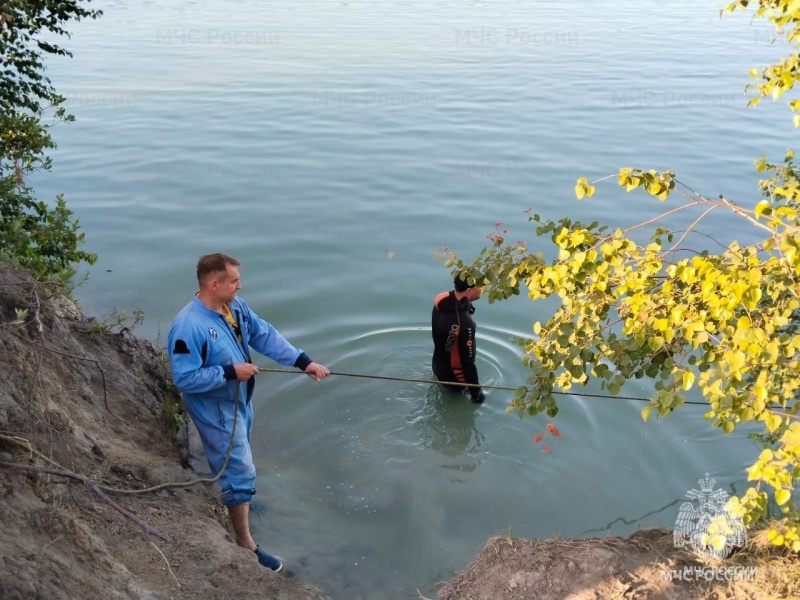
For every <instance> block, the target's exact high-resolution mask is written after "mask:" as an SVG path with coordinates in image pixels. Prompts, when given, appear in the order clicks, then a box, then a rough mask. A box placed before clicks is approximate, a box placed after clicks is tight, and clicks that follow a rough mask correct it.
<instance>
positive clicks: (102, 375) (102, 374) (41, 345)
mask: <svg viewBox="0 0 800 600" xmlns="http://www.w3.org/2000/svg"><path fill="white" fill-rule="evenodd" d="M11 333H13V334H14V335H16V336H17V337H18V338H20V339H21V340H24V341H26V342H30V343H31V344H33V345H34V346H39V347H41V348H43V349H44V350H47V351H48V352H52V353H53V354H58V355H60V356H68V357H70V358H75V359H77V360H85V361H87V362H92V363H94V364H95V365H96V366H97V370H98V371H100V377H101V378H102V380H103V404H105V406H106V410H107V411H108V412H109V414H110V415H111V416H112V417H114V418H115V419H117V420H119V421H123V422H124V421H125V419H122V418H120V417H118V416H117V415H115V414H114V412H113V411H112V410H111V408H109V406H108V387H107V386H106V374H105V372H104V371H103V368H102V367H101V366H100V361H98V360H95V359H94V358H87V357H85V356H78V355H76V354H70V353H69V352H61V351H60V350H56V349H55V348H50V347H49V346H45V345H44V344H37V343H36V342H33V341H31V340H29V339H26V338H24V337H23V336H21V335H19V334H18V333H16V332H15V331H12V332H11Z"/></svg>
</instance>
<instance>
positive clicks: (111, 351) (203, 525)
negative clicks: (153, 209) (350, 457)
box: [0, 265, 325, 600]
mask: <svg viewBox="0 0 800 600" xmlns="http://www.w3.org/2000/svg"><path fill="white" fill-rule="evenodd" d="M54 291H55V290H53V289H52V288H47V287H43V286H37V285H34V284H33V283H32V282H31V281H30V280H29V279H27V278H26V277H24V276H23V275H22V274H21V273H19V272H18V271H15V270H12V269H9V268H8V267H4V266H1V265H0V435H2V436H3V438H2V439H0V461H3V462H4V463H9V462H12V463H19V464H24V465H37V466H40V467H48V468H60V469H63V470H68V471H70V472H72V473H75V474H81V475H85V476H88V477H91V478H92V479H93V480H95V481H97V482H99V483H102V484H105V485H108V486H112V487H116V488H125V489H137V488H138V489H141V488H144V487H148V486H152V485H155V484H158V483H161V482H164V481H188V480H190V479H193V478H195V474H194V473H193V472H191V471H190V470H188V469H186V468H184V466H183V465H184V464H185V462H186V460H185V459H186V452H185V445H183V444H182V443H180V442H179V440H178V439H176V436H175V435H173V434H172V432H171V430H170V429H169V428H168V427H167V426H166V425H165V423H164V421H163V417H162V411H161V404H162V401H163V400H164V398H165V396H166V395H167V394H169V393H170V392H169V391H168V389H169V388H168V385H167V378H166V373H165V370H164V364H163V362H162V359H161V356H160V355H159V352H158V351H157V349H156V348H154V347H153V346H152V345H151V344H149V343H148V342H146V341H142V340H138V339H136V338H134V337H133V336H131V335H130V334H129V333H127V332H125V331H123V332H113V331H103V329H104V328H103V327H101V326H99V325H98V324H97V323H94V324H93V323H91V322H88V321H86V320H85V319H83V318H82V317H81V315H80V314H79V313H78V312H77V310H76V309H75V307H74V305H73V306H72V307H70V304H69V303H68V302H64V301H63V299H57V297H56V296H54V295H53V292H54ZM16 309H20V310H25V309H27V311H28V314H27V316H26V317H25V319H24V321H25V324H24V325H21V326H18V325H13V324H11V323H12V321H13V320H14V319H15V315H16V312H15V310H16ZM9 438H16V440H15V441H9ZM27 442H30V444H31V445H32V446H33V448H35V449H36V451H38V452H40V453H41V454H43V455H44V456H46V457H47V458H49V459H51V460H52V461H54V462H55V463H57V464H58V465H59V467H55V466H54V465H53V464H48V463H47V462H45V460H43V459H41V458H39V457H36V456H33V455H32V453H31V452H30V451H28V450H25V449H23V448H22V447H21V445H25V444H26V443H27ZM111 496H112V497H113V499H114V501H115V502H117V503H118V504H119V505H121V506H122V507H123V508H125V509H126V510H128V511H130V512H131V513H133V514H134V515H136V516H138V517H140V518H141V519H143V520H144V521H146V522H147V523H148V524H149V525H150V526H152V527H153V528H155V529H157V530H159V531H161V532H163V533H164V534H166V535H167V536H169V538H170V539H171V542H169V543H168V542H165V541H163V540H161V539H159V538H157V537H155V536H154V535H150V534H148V533H145V532H144V530H143V529H142V528H141V527H139V526H138V525H136V524H135V523H133V522H132V521H131V520H129V519H127V518H125V517H124V516H122V515H121V514H120V513H119V512H117V511H115V510H114V509H112V508H111V507H110V506H109V505H108V504H106V503H104V502H102V501H101V500H100V497H99V496H98V495H97V494H95V493H94V492H92V491H91V490H90V489H89V488H88V487H87V486H86V485H84V484H83V483H81V482H80V481H75V480H70V479H67V478H64V477H60V476H55V475H52V474H48V473H43V472H30V471H21V470H19V469H12V468H7V467H6V468H2V470H0V523H2V527H0V597H1V598H3V599H4V600H13V599H31V598H37V599H38V598H41V599H43V600H45V599H46V600H53V599H60V598H64V599H67V598H69V599H72V598H110V599H120V600H121V599H137V600H145V599H147V600H151V599H167V598H170V599H183V598H186V599H189V598H232V599H233V598H236V599H237V600H241V599H250V598H252V599H255V598H276V599H277V598H287V599H288V598H291V599H295V598H297V599H303V600H321V599H323V598H325V596H324V595H323V594H322V593H320V592H319V591H317V590H314V589H312V588H311V587H309V586H304V585H303V584H301V583H300V582H298V581H296V580H294V579H292V578H287V577H285V576H283V575H279V574H275V573H272V572H271V571H268V570H267V569H264V568H263V567H261V566H259V565H258V563H257V562H256V559H255V556H254V555H253V554H252V553H250V552H247V551H245V550H243V549H241V548H239V547H237V546H236V545H235V544H234V543H232V541H231V534H230V532H229V531H228V529H227V517H226V515H225V514H224V512H223V510H222V509H221V506H220V504H219V502H218V501H217V500H216V499H215V497H214V491H213V488H206V487H205V486H204V485H197V486H194V487H191V488H186V489H164V490H160V491H157V492H155V493H148V494H142V495H116V494H112V495H111Z"/></svg>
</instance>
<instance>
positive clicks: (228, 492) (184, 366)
mask: <svg viewBox="0 0 800 600" xmlns="http://www.w3.org/2000/svg"><path fill="white" fill-rule="evenodd" d="M240 264H241V263H240V262H239V261H238V260H236V259H235V258H233V257H232V256H227V255H225V254H219V253H217V254H208V255H206V256H202V257H201V258H200V260H199V262H198V263H197V281H198V284H199V287H200V289H199V291H198V292H197V293H196V294H195V297H194V298H192V300H191V302H189V304H187V305H186V306H185V307H184V308H183V309H182V310H181V311H180V312H179V313H178V315H177V317H175V321H174V322H173V323H172V327H171V328H170V331H169V336H168V342H167V343H168V346H167V347H168V349H169V360H170V365H171V367H172V377H173V380H174V382H175V386H176V387H177V388H178V389H179V390H180V391H181V392H182V393H183V399H184V404H185V406H186V411H187V412H188V413H189V416H190V417H191V418H192V421H193V422H194V424H195V425H196V426H197V430H198V431H199V432H200V437H201V439H202V440H203V449H204V450H205V454H206V458H208V464H209V466H210V467H211V471H212V473H215V474H216V473H220V471H221V474H220V476H219V480H218V481H219V484H220V486H222V501H223V503H224V504H225V506H227V507H228V514H229V515H230V519H231V524H232V525H233V529H234V531H235V533H236V543H237V544H238V545H239V546H242V547H243V548H247V549H249V550H252V551H254V552H255V553H256V556H257V557H258V562H259V563H261V564H262V565H263V566H265V567H267V568H269V569H272V570H273V571H276V572H278V571H280V570H281V569H282V568H283V564H282V563H281V561H280V560H279V559H278V558H277V557H275V556H272V555H271V554H268V553H267V552H265V551H264V550H263V549H262V548H261V547H260V546H259V545H257V544H256V543H255V541H254V540H253V537H252V536H251V535H250V522H249V512H250V501H251V500H252V498H253V495H254V494H255V493H256V490H255V488H254V484H255V480H256V469H255V465H254V464H253V456H252V453H251V451H250V430H251V428H252V425H253V405H252V403H251V402H250V400H251V399H252V397H253V389H254V388H255V375H256V374H257V373H258V367H257V366H256V365H254V364H253V363H252V360H251V358H250V349H251V348H252V349H254V350H256V351H257V352H260V353H261V354H264V355H265V356H268V357H269V358H271V359H273V360H274V361H276V362H277V363H279V364H281V365H286V366H294V367H297V368H298V369H300V370H302V371H305V372H306V373H307V374H308V375H309V376H310V377H311V378H312V379H314V380H316V381H319V380H320V379H322V378H323V377H326V376H327V375H329V374H330V371H329V370H328V369H327V367H325V366H323V365H320V364H318V363H315V362H314V361H312V360H311V358H310V357H309V356H308V355H307V354H306V353H305V352H303V351H302V350H300V349H298V348H295V347H294V346H293V345H292V344H290V343H289V342H288V341H287V340H286V339H285V338H284V337H283V336H282V335H281V334H280V333H279V332H278V331H277V330H276V329H275V328H274V327H273V326H272V325H270V324H269V323H267V322H266V321H265V320H263V319H262V318H261V317H259V316H258V315H257V314H256V313H254V312H253V311H252V310H251V309H250V307H249V306H247V304H246V303H245V301H244V300H242V299H241V298H239V297H238V296H237V295H236V292H237V291H238V290H239V288H241V283H240V277H239V269H238V267H239V266H240ZM234 419H235V421H234ZM229 448H230V455H228V449H229ZM226 457H227V463H226Z"/></svg>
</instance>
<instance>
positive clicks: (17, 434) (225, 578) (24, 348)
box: [0, 265, 800, 600]
mask: <svg viewBox="0 0 800 600" xmlns="http://www.w3.org/2000/svg"><path fill="white" fill-rule="evenodd" d="M55 292H57V290H54V289H53V288H48V287H47V286H42V285H38V284H34V283H33V282H31V281H30V280H29V279H27V278H26V277H25V276H23V275H22V274H21V273H19V272H18V271H15V270H13V269H10V268H8V267H6V266H3V265H0V524H2V527H0V598H2V600H17V599H20V600H21V599H25V600H28V599H42V600H54V599H56V600H58V599H73V598H104V599H113V600H117V599H119V600H122V599H132V600H134V599H135V600H145V599H146V600H162V599H163V600H166V599H175V600H183V599H186V600H188V599H194V598H213V599H227V598H230V599H234V598H235V599H237V600H249V599H256V598H259V599H275V600H278V599H280V600H284V599H285V600H295V599H296V600H322V599H323V598H327V596H326V595H325V593H324V591H320V590H317V589H316V588H312V587H311V586H308V585H304V584H303V583H302V582H300V581H298V580H297V579H295V578H294V577H292V574H291V572H289V573H287V574H286V575H283V574H275V573H273V572H271V571H269V570H267V569H264V568H263V567H261V566H259V565H258V563H257V562H256V559H255V556H253V554H252V553H251V552H248V551H246V550H243V549H241V548H239V547H237V546H236V545H235V544H234V543H233V541H232V535H231V531H230V529H229V525H228V519H227V515H226V513H225V510H224V508H223V507H222V505H221V504H220V503H219V501H218V500H217V498H216V497H215V489H214V487H213V486H206V485H205V484H200V485H194V486H191V487H183V488H167V489H160V490H158V491H156V492H150V493H144V494H143V493H133V494H119V493H110V494H109V495H108V497H109V498H111V499H112V500H113V501H114V502H116V503H118V504H119V505H120V506H121V507H122V508H124V509H125V510H127V511H129V512H130V513H132V514H133V515H135V516H136V517H138V518H139V519H141V520H143V521H144V522H145V524H146V526H147V527H149V528H151V530H152V531H151V532H150V533H148V532H146V531H145V529H143V528H142V526H140V525H138V524H136V523H134V522H133V521H132V520H131V519H130V518H127V517H125V516H123V515H122V514H120V512H118V511H117V510H115V509H114V508H112V506H110V505H109V504H108V503H106V502H104V501H103V499H102V498H101V496H100V495H98V494H97V493H95V492H94V491H92V490H91V489H90V488H89V486H87V485H86V483H85V482H84V481H80V480H78V479H75V478H74V477H80V476H82V477H84V478H89V480H90V482H97V483H100V484H103V485H106V486H111V487H114V488H118V489H124V490H134V491H135V490H141V489H142V488H145V487H149V486H153V485H155V484H160V483H162V482H186V481H189V480H192V479H194V478H196V475H195V474H194V473H193V472H192V471H191V470H190V469H188V468H187V467H186V466H185V465H187V463H188V450H187V448H188V444H187V443H186V438H187V435H186V430H185V428H184V429H183V430H182V431H181V432H179V434H177V435H176V434H174V433H173V431H172V429H170V427H168V426H167V425H166V424H165V422H164V418H163V412H162V403H163V402H164V400H165V399H167V400H168V399H170V398H171V397H172V398H174V396H173V392H172V391H171V388H170V385H169V378H168V376H167V373H166V371H165V368H164V361H163V358H162V356H161V354H160V352H159V351H158V350H157V349H156V348H155V347H153V346H152V345H151V344H149V343H148V342H146V341H142V340H138V339H136V338H135V337H134V336H132V335H131V334H130V333H129V332H127V331H117V330H111V331H109V330H106V331H103V330H102V329H103V328H101V327H98V326H97V325H96V324H92V322H91V321H87V320H86V319H85V318H84V317H83V316H82V315H81V314H80V312H79V311H78V310H77V309H76V308H75V306H74V305H72V304H71V303H69V302H68V301H65V300H64V299H63V298H60V297H59V295H58V294H57V293H55ZM17 309H19V310H24V309H27V311H28V313H27V316H26V318H25V319H24V321H25V322H24V324H22V325H14V324H12V322H13V321H14V319H15V316H16V310H17ZM31 448H32V449H31ZM15 465H16V466H15ZM23 467H24V468H23ZM47 469H52V470H57V472H62V473H63V472H68V473H71V474H72V475H73V478H69V477H65V476H62V475H56V474H54V472H47V471H46V470H47ZM154 532H155V533H158V534H163V536H164V537H166V538H168V540H169V541H165V539H161V538H160V537H158V536H157V535H153V533H154ZM756 556H760V555H757V554H753V553H747V552H742V553H739V554H737V555H735V556H734V557H732V558H729V559H726V561H725V563H724V564H723V565H720V566H722V567H724V568H728V567H735V568H738V569H740V571H739V572H740V573H745V574H747V573H749V578H748V579H745V580H737V581H724V580H723V581H713V582H707V581H705V579H704V578H702V580H701V581H698V580H697V578H696V576H694V575H693V576H692V578H691V579H692V580H691V581H687V580H686V579H688V578H681V579H678V578H677V577H676V576H675V575H674V574H676V573H678V572H680V573H685V572H692V573H695V571H693V569H694V568H695V567H696V568H698V569H699V568H705V565H704V564H703V563H701V562H699V561H698V560H697V559H696V558H695V557H693V556H691V555H690V554H687V553H686V552H683V551H680V550H677V549H675V548H674V546H673V545H672V532H669V531H667V532H665V531H658V530H646V531H641V532H638V533H636V534H634V535H632V536H631V537H630V538H629V539H621V538H616V537H611V538H604V539H588V540H561V539H555V540H545V541H541V540H520V539H513V538H508V537H502V536H501V537H495V538H492V539H491V540H489V541H488V543H487V544H486V547H485V548H484V550H483V551H482V552H481V553H480V554H479V555H478V556H477V557H476V558H475V559H474V560H473V561H472V562H471V563H470V564H469V565H468V566H467V567H466V569H465V570H464V571H463V572H461V573H458V574H456V575H455V576H454V577H453V579H452V580H451V581H449V582H447V583H443V584H441V587H439V589H433V590H431V589H427V588H425V589H423V588H422V587H420V588H419V589H420V592H419V594H418V597H419V598H426V597H432V596H436V598H437V599H439V600H457V599H458V600H462V599H463V600H467V599H470V600H512V599H514V600H517V599H542V600H546V599H562V598H569V599H573V600H578V599H580V600H583V599H589V598H598V599H601V598H602V599H606V598H608V599H610V598H626V599H627V598H630V599H634V598H636V599H639V598H670V599H676V600H685V599H686V600H688V599H703V598H708V599H711V598H788V597H793V596H796V595H798V594H800V569H798V565H797V562H796V561H795V560H793V559H774V560H771V561H768V560H766V559H765V558H756ZM754 567H757V569H756V571H753V568H754ZM687 569H688V571H687ZM748 569H749V571H747V570H748ZM743 570H744V571H743ZM707 572H708V571H706V573H707ZM408 583H409V588H410V589H413V588H414V586H415V585H416V583H417V582H408ZM383 597H384V595H383V593H382V590H380V589H376V590H374V594H373V596H372V598H375V599H376V600H380V599H381V598H383ZM335 600H351V599H345V598H339V599H335ZM370 600H371V599H370Z"/></svg>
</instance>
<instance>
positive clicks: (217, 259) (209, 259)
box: [197, 252, 242, 285]
mask: <svg viewBox="0 0 800 600" xmlns="http://www.w3.org/2000/svg"><path fill="white" fill-rule="evenodd" d="M241 264H242V263H240V262H239V261H238V260H237V259H235V258H233V257H232V256H228V255H227V254H222V253H221V252H215V253H214V254H206V255H205V256H201V257H200V260H198V261H197V282H198V283H199V284H200V285H203V283H204V282H205V281H206V279H208V277H209V275H214V274H215V273H224V272H225V271H227V270H228V265H231V266H232V267H238V266H239V265H241Z"/></svg>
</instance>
